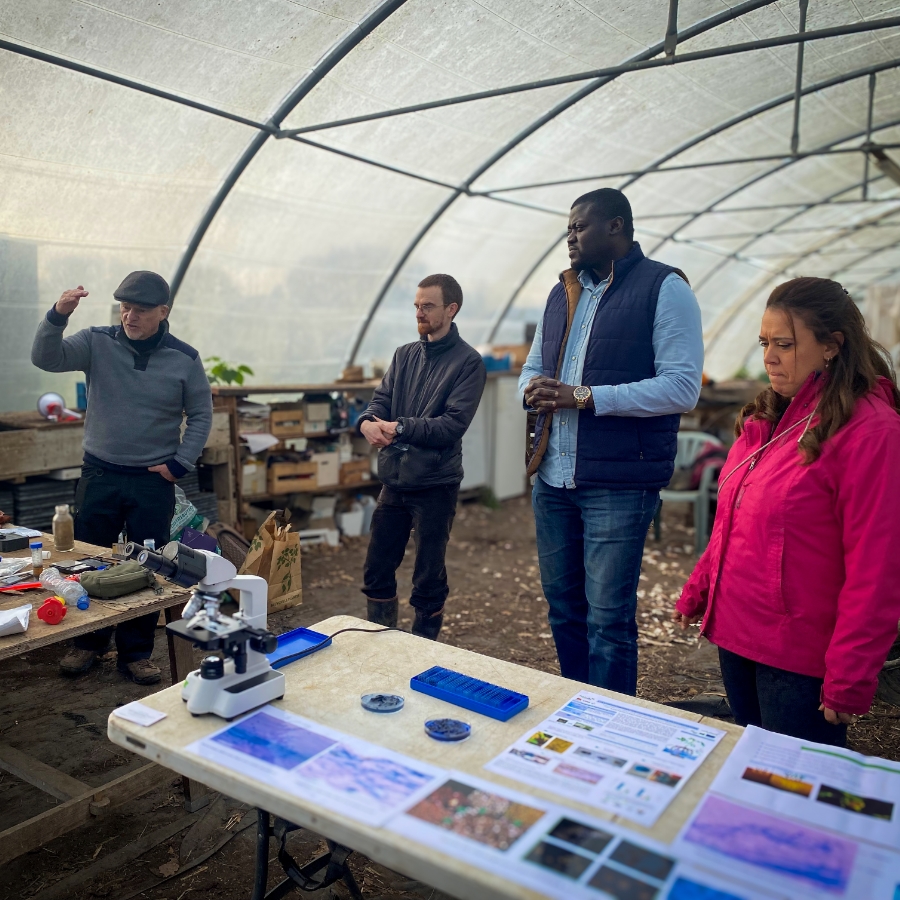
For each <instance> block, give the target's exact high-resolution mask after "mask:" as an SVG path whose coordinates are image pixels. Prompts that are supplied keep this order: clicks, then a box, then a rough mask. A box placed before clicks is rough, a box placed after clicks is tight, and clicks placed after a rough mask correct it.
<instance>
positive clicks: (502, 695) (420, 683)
mask: <svg viewBox="0 0 900 900" xmlns="http://www.w3.org/2000/svg"><path fill="white" fill-rule="evenodd" d="M409 686H410V687H411V688H412V689H413V690H414V691H419V692H421V693H423V694H429V695H430V696H432V697H437V698H438V700H446V701H447V702H448V703H453V704H454V705H455V706H461V707H462V708H463V709H470V710H472V712H477V713H480V714H481V715H483V716H489V717H490V718H492V719H499V720H500V721H501V722H506V721H507V720H508V719H511V718H512V717H513V716H514V715H515V714H516V713H519V712H521V711H522V710H523V709H525V708H526V707H527V706H528V697H527V696H526V695H525V694H518V693H516V692H515V691H511V690H509V689H508V688H503V687H498V686H497V685H496V684H491V683H490V682H489V681H480V680H479V679H477V678H472V677H471V676H469V675H463V674H462V673H460V672H454V671H453V670H452V669H445V668H444V667H443V666H433V667H432V668H430V669H428V671H427V672H422V673H421V674H419V675H415V676H413V677H412V678H410V680H409Z"/></svg>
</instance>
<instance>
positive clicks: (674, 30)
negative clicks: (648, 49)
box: [663, 0, 678, 56]
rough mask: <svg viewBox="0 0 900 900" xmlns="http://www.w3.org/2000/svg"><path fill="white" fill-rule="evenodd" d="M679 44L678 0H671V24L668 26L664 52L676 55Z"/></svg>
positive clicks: (668, 54)
mask: <svg viewBox="0 0 900 900" xmlns="http://www.w3.org/2000/svg"><path fill="white" fill-rule="evenodd" d="M677 46H678V0H669V24H668V25H667V26H666V41H665V44H664V46H663V52H664V53H665V54H666V56H674V55H675V48H676V47H677Z"/></svg>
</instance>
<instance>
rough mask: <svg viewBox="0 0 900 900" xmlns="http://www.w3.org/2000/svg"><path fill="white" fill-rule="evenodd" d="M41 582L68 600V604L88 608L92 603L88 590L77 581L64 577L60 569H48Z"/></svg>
mask: <svg viewBox="0 0 900 900" xmlns="http://www.w3.org/2000/svg"><path fill="white" fill-rule="evenodd" d="M40 582H41V584H42V585H43V586H44V587H45V588H47V590H49V591H53V593H54V594H56V595H57V596H59V597H62V598H63V600H65V601H66V606H77V607H78V609H87V608H88V606H89V605H90V600H89V599H88V593H87V591H86V590H85V589H84V588H83V587H82V586H81V585H80V584H79V583H78V582H77V581H69V580H68V579H67V578H63V576H62V575H61V574H60V571H59V569H55V568H52V569H47V571H46V572H44V573H42V575H41V577H40Z"/></svg>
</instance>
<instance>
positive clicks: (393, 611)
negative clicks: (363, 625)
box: [366, 597, 400, 628]
mask: <svg viewBox="0 0 900 900" xmlns="http://www.w3.org/2000/svg"><path fill="white" fill-rule="evenodd" d="M399 610H400V603H399V601H398V600H397V598H396V597H393V598H391V599H390V600H373V599H372V598H371V597H366V618H367V619H368V620H369V621H370V622H372V623H373V624H375V625H384V626H385V628H396V627H397V614H398V612H399Z"/></svg>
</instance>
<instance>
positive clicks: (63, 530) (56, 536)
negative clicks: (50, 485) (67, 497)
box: [53, 503, 75, 552]
mask: <svg viewBox="0 0 900 900" xmlns="http://www.w3.org/2000/svg"><path fill="white" fill-rule="evenodd" d="M53 546H54V547H56V549H57V550H59V551H61V552H65V551H67V550H73V549H74V548H75V521H74V520H73V518H72V514H71V513H70V512H69V504H68V503H63V504H61V505H60V506H57V507H56V515H55V516H53Z"/></svg>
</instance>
